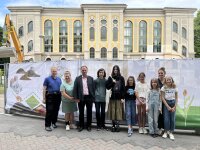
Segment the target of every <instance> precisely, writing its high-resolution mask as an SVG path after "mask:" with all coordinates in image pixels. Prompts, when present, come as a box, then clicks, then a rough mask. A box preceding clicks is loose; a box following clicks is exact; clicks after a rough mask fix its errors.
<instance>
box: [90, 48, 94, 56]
mask: <svg viewBox="0 0 200 150" xmlns="http://www.w3.org/2000/svg"><path fill="white" fill-rule="evenodd" d="M90 58H95V49H94V48H93V47H91V48H90Z"/></svg>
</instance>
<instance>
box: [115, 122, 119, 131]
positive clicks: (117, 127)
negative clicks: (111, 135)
mask: <svg viewBox="0 0 200 150" xmlns="http://www.w3.org/2000/svg"><path fill="white" fill-rule="evenodd" d="M115 132H120V128H119V124H117V125H116V127H115Z"/></svg>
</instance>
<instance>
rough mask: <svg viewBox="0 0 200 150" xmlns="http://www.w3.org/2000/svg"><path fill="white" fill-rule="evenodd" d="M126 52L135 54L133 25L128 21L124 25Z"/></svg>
mask: <svg viewBox="0 0 200 150" xmlns="http://www.w3.org/2000/svg"><path fill="white" fill-rule="evenodd" d="M124 51H125V52H133V24H132V22H131V21H126V22H125V24H124Z"/></svg>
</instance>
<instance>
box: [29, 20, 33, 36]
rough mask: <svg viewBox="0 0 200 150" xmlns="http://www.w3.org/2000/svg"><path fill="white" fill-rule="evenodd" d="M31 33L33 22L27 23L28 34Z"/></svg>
mask: <svg viewBox="0 0 200 150" xmlns="http://www.w3.org/2000/svg"><path fill="white" fill-rule="evenodd" d="M32 31H33V21H30V22H29V23H28V33H29V32H32Z"/></svg>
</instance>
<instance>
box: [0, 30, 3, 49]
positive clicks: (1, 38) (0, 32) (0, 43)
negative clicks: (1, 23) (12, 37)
mask: <svg viewBox="0 0 200 150" xmlns="http://www.w3.org/2000/svg"><path fill="white" fill-rule="evenodd" d="M2 43H3V28H2V27H0V46H2Z"/></svg>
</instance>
